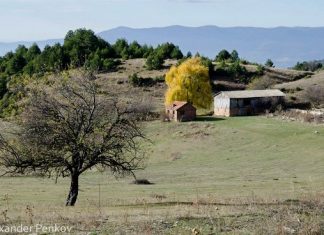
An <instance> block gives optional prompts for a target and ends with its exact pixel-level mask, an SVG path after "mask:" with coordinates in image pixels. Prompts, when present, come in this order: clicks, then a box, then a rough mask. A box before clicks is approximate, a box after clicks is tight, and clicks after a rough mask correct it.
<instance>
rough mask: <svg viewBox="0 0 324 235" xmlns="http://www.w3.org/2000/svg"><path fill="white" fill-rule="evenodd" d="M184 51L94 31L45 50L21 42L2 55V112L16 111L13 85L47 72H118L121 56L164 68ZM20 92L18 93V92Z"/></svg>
mask: <svg viewBox="0 0 324 235" xmlns="http://www.w3.org/2000/svg"><path fill="white" fill-rule="evenodd" d="M182 57H183V54H182V52H181V50H180V49H179V47H178V46H175V45H174V44H172V43H164V44H160V45H158V46H157V47H155V48H154V47H152V46H148V45H140V44H139V43H138V42H136V41H133V42H131V43H128V42H127V41H126V40H125V39H118V40H117V41H116V42H115V43H114V44H110V43H109V42H106V41H105V40H103V39H102V38H100V37H98V36H97V35H96V34H95V33H94V32H93V31H92V30H87V29H77V30H75V31H72V30H71V31H69V32H68V33H67V34H66V36H65V38H64V42H63V44H62V45H61V44H60V43H56V44H54V45H52V46H49V45H47V46H45V48H44V49H43V50H41V49H40V47H39V46H38V45H37V44H36V43H34V44H33V45H32V46H30V47H29V48H27V47H26V46H24V45H19V46H18V47H17V48H16V50H15V51H14V52H8V53H7V54H5V55H4V56H3V57H0V113H3V110H5V109H8V108H9V110H12V108H10V107H12V106H15V105H16V104H15V103H16V102H15V101H16V97H14V95H15V94H12V93H13V92H11V91H10V89H9V86H13V87H18V88H19V87H20V85H21V84H23V83H24V82H28V81H27V80H29V78H30V77H38V78H40V77H42V76H43V75H44V74H46V73H58V72H61V71H64V70H68V69H75V68H80V67H83V68H85V69H87V70H90V71H95V72H109V71H114V70H115V69H116V68H117V66H118V65H119V64H120V63H121V59H123V60H126V59H134V58H146V59H147V61H146V67H147V69H150V70H152V69H160V68H162V67H163V63H164V60H166V59H181V58H182ZM16 93H17V92H16Z"/></svg>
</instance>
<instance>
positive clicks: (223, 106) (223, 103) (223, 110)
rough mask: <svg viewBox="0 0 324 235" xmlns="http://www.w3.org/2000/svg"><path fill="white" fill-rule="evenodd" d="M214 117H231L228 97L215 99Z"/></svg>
mask: <svg viewBox="0 0 324 235" xmlns="http://www.w3.org/2000/svg"><path fill="white" fill-rule="evenodd" d="M214 115H215V116H225V117H229V116H230V99H229V98H226V97H217V96H216V97H215V98H214Z"/></svg>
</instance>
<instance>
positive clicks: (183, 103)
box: [168, 101, 189, 110]
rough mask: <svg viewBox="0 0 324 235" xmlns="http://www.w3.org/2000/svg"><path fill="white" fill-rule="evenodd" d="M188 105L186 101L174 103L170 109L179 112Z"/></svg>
mask: <svg viewBox="0 0 324 235" xmlns="http://www.w3.org/2000/svg"><path fill="white" fill-rule="evenodd" d="M186 104H189V103H188V102H186V101H174V102H173V103H172V104H171V105H170V106H169V107H168V108H169V109H172V110H178V109H180V108H182V107H183V106H185V105H186Z"/></svg>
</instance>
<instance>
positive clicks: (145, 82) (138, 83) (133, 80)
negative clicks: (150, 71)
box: [128, 73, 157, 87]
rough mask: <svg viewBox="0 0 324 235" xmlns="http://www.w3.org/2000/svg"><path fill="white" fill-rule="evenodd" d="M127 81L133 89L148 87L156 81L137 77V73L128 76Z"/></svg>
mask: <svg viewBox="0 0 324 235" xmlns="http://www.w3.org/2000/svg"><path fill="white" fill-rule="evenodd" d="M128 81H129V83H130V84H131V85H132V86H133V87H150V86H153V85H154V84H156V83H157V80H156V79H153V78H143V77H139V76H138V75H137V73H134V74H133V75H131V76H129V78H128Z"/></svg>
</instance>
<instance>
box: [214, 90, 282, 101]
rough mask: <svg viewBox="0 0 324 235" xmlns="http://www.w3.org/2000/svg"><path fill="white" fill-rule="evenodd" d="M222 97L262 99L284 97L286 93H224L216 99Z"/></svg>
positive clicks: (255, 91)
mask: <svg viewBox="0 0 324 235" xmlns="http://www.w3.org/2000/svg"><path fill="white" fill-rule="evenodd" d="M218 96H222V97H227V98H234V99H235V98H261V97H283V96H285V93H283V92H282V91H280V90H277V89H273V90H243V91H222V92H219V93H218V94H216V95H215V97H218Z"/></svg>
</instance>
